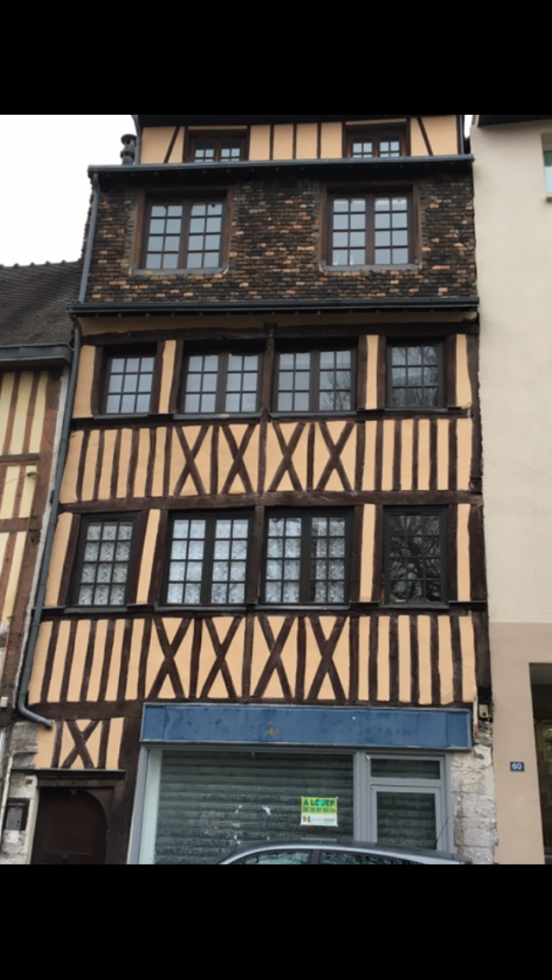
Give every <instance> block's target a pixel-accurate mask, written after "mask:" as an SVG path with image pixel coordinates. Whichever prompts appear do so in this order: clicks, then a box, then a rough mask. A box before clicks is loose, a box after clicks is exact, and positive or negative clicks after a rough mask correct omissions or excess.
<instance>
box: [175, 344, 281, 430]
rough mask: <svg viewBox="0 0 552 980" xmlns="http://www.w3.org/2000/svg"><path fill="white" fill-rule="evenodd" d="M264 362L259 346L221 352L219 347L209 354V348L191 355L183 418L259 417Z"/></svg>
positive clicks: (187, 364)
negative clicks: (211, 416) (252, 415)
mask: <svg viewBox="0 0 552 980" xmlns="http://www.w3.org/2000/svg"><path fill="white" fill-rule="evenodd" d="M215 360H216V364H215ZM255 361H256V367H255V366H254V362H255ZM263 361H264V357H263V351H262V349H259V347H258V345H255V344H253V345H252V346H251V347H249V348H243V347H236V348H234V347H233V348H232V349H230V350H229V349H228V348H226V349H224V348H222V347H221V348H220V349H217V346H214V347H212V348H211V349H210V350H209V351H207V350H206V349H205V347H201V348H198V349H197V350H191V351H189V352H188V353H187V355H186V358H185V365H184V372H183V383H182V392H181V397H180V411H181V413H182V414H183V415H248V414H254V415H256V414H258V412H259V410H260V399H261V388H262V382H263ZM253 375H256V382H255V387H253V384H254V379H253ZM196 400H197V402H198V404H197V405H196V404H195V401H196ZM192 401H193V404H191V402H192ZM238 402H239V404H238Z"/></svg>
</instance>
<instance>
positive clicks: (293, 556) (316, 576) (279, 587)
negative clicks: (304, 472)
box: [264, 513, 350, 605]
mask: <svg viewBox="0 0 552 980" xmlns="http://www.w3.org/2000/svg"><path fill="white" fill-rule="evenodd" d="M349 547H350V516H349V515H348V514H337V513H333V514H332V513H325V514H324V513H320V514H296V515H291V514H289V515H285V514H275V515H274V516H270V517H269V518H268V522H267V541H266V565H265V585H264V599H265V602H267V603H270V604H272V603H274V604H280V605H287V604H291V605H295V604H300V605H308V604H312V603H314V604H320V605H340V604H341V605H342V604H344V603H346V602H348V601H349Z"/></svg>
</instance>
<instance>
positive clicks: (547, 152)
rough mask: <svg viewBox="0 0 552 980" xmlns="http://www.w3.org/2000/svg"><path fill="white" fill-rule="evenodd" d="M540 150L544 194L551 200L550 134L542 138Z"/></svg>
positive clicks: (551, 147)
mask: <svg viewBox="0 0 552 980" xmlns="http://www.w3.org/2000/svg"><path fill="white" fill-rule="evenodd" d="M542 148H543V153H544V174H545V179H546V193H547V195H548V197H550V198H552V134H549V135H548V136H544V137H543V140H542Z"/></svg>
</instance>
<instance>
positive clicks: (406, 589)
mask: <svg viewBox="0 0 552 980" xmlns="http://www.w3.org/2000/svg"><path fill="white" fill-rule="evenodd" d="M383 514H384V603H385V605H387V606H393V607H395V608H397V609H402V608H408V607H409V606H413V607H416V606H427V607H428V608H431V607H432V606H444V605H447V603H448V602H449V599H450V596H449V594H448V593H449V588H448V579H449V572H448V519H449V508H448V507H386V508H385V509H384V512H383ZM409 593H410V594H409Z"/></svg>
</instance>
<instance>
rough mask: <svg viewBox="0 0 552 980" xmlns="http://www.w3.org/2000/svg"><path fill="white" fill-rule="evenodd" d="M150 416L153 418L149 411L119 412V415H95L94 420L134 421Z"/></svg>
mask: <svg viewBox="0 0 552 980" xmlns="http://www.w3.org/2000/svg"><path fill="white" fill-rule="evenodd" d="M150 418H155V416H152V415H151V413H150V412H136V414H132V415H128V414H123V413H121V414H120V415H118V414H113V415H95V416H94V422H136V421H143V420H144V419H150Z"/></svg>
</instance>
